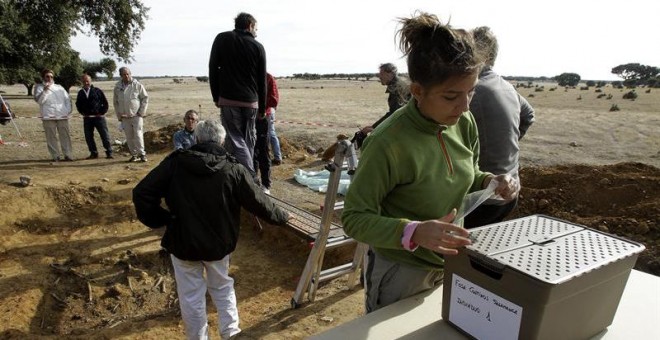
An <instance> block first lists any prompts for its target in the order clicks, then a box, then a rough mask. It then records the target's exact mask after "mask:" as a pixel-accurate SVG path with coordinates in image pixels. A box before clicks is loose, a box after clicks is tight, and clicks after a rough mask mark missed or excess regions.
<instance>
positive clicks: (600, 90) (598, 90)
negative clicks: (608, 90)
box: [594, 89, 603, 93]
mask: <svg viewBox="0 0 660 340" xmlns="http://www.w3.org/2000/svg"><path fill="white" fill-rule="evenodd" d="M594 92H596V93H599V92H603V90H602V89H596V91H594Z"/></svg>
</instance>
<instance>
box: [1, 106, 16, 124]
mask: <svg viewBox="0 0 660 340" xmlns="http://www.w3.org/2000/svg"><path fill="white" fill-rule="evenodd" d="M12 118H16V115H15V114H14V113H13V112H11V106H9V103H7V102H4V101H3V102H0V124H2V125H7V123H9V122H10V121H11V120H12Z"/></svg>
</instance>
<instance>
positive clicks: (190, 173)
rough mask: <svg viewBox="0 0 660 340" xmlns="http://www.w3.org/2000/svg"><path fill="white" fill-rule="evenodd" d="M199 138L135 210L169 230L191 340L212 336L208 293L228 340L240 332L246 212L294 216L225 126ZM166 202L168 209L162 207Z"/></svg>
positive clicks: (140, 191)
mask: <svg viewBox="0 0 660 340" xmlns="http://www.w3.org/2000/svg"><path fill="white" fill-rule="evenodd" d="M194 134H195V137H196V139H197V144H195V145H193V146H192V147H191V148H190V149H187V150H183V149H179V150H177V151H174V152H172V153H171V154H170V155H169V156H167V157H166V158H165V159H164V160H163V161H162V162H161V163H160V164H159V165H158V166H157V167H156V168H155V169H153V170H152V171H151V172H150V173H149V174H148V175H147V176H146V177H145V178H144V179H142V181H140V183H138V185H137V186H136V187H135V189H133V204H134V205H135V212H136V213H137V217H138V219H139V220H140V222H142V223H144V224H145V225H146V226H147V227H149V228H161V227H166V229H165V234H164V235H163V239H162V241H161V246H162V247H163V248H165V249H166V250H167V251H168V252H169V253H170V257H171V259H172V265H173V267H174V277H175V279H176V285H177V293H178V297H179V305H180V307H181V317H182V318H183V321H184V323H185V327H186V335H187V338H188V339H207V338H208V322H207V311H206V291H207V289H208V292H209V295H210V296H211V299H212V300H213V303H214V304H215V306H216V309H217V311H218V317H219V319H220V320H219V326H218V328H219V331H220V336H221V338H222V339H229V338H231V337H234V336H235V335H236V334H238V333H240V332H241V329H240V327H239V317H238V308H237V305H236V294H235V292H234V279H232V278H231V277H230V276H229V260H230V256H231V253H232V252H233V251H234V249H235V248H236V244H237V243H238V236H239V232H240V220H241V209H242V208H244V209H246V210H247V211H249V212H251V213H253V214H255V215H256V216H259V217H261V218H263V219H264V220H266V221H268V222H270V223H272V224H275V225H285V224H286V222H287V221H288V219H289V215H288V213H287V212H286V211H284V210H282V209H281V208H279V207H277V206H276V205H275V204H274V203H273V201H271V199H270V198H269V197H268V196H266V194H264V193H263V191H262V190H261V189H260V188H259V186H257V184H256V183H255V182H254V181H253V180H252V175H251V174H250V173H249V172H248V170H247V169H246V168H245V167H244V166H243V165H241V164H239V162H238V161H237V160H236V158H235V157H234V156H232V155H231V154H229V153H228V152H227V151H226V150H225V149H224V148H223V147H222V144H223V142H224V140H225V135H226V133H225V130H224V129H223V128H222V126H221V125H220V123H218V122H215V121H201V122H199V123H198V124H197V127H196V128H195V133H194ZM163 198H164V199H165V203H166V206H167V208H164V207H163V206H162V205H161V200H162V199H163ZM205 272H206V274H205Z"/></svg>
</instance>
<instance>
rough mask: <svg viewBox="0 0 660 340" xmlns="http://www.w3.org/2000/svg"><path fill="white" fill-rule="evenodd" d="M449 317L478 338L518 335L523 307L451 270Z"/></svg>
mask: <svg viewBox="0 0 660 340" xmlns="http://www.w3.org/2000/svg"><path fill="white" fill-rule="evenodd" d="M451 285H452V286H451V296H450V298H451V300H450V306H449V321H451V322H452V323H454V324H455V325H456V326H458V327H460V328H461V329H463V330H464V331H466V332H468V333H469V334H470V335H472V336H473V337H475V338H477V339H518V333H519V331H520V323H521V320H522V313H523V309H522V307H520V306H518V305H516V304H515V303H512V302H511V301H509V300H507V299H505V298H503V297H501V296H499V295H497V294H493V293H492V292H489V291H488V290H486V289H484V288H482V287H479V286H478V285H476V284H474V283H472V282H470V281H468V280H466V279H464V278H462V277H460V276H459V275H456V274H452V281H451Z"/></svg>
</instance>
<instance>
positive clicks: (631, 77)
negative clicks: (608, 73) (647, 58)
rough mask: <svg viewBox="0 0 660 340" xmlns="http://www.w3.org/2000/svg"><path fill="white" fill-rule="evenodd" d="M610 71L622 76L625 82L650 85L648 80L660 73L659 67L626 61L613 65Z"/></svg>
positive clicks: (653, 78) (652, 79)
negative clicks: (626, 62) (625, 62)
mask: <svg viewBox="0 0 660 340" xmlns="http://www.w3.org/2000/svg"><path fill="white" fill-rule="evenodd" d="M612 73H613V74H616V75H617V76H619V77H621V78H623V80H624V83H625V84H629V85H651V84H650V81H654V80H655V79H657V78H658V76H659V75H660V68H658V67H655V66H648V65H642V64H640V63H628V64H621V65H619V66H617V67H614V68H613V69H612Z"/></svg>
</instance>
